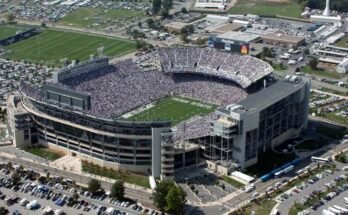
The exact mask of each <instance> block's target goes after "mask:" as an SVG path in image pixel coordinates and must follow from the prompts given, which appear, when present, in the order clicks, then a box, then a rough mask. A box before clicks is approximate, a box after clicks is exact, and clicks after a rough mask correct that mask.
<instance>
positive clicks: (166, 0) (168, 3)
mask: <svg viewBox="0 0 348 215" xmlns="http://www.w3.org/2000/svg"><path fill="white" fill-rule="evenodd" d="M172 6H173V0H162V7H163V8H164V9H165V10H167V11H169V10H170V9H171V8H172Z"/></svg>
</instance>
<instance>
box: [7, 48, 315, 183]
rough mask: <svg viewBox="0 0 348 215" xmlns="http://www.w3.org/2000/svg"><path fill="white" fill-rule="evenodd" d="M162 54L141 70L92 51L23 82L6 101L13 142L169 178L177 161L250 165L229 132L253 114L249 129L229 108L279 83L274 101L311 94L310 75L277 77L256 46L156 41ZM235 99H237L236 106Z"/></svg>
mask: <svg viewBox="0 0 348 215" xmlns="http://www.w3.org/2000/svg"><path fill="white" fill-rule="evenodd" d="M157 57H158V62H159V65H158V66H159V67H158V68H159V69H158V70H151V71H146V72H145V71H143V70H142V69H140V68H139V67H138V66H137V65H136V64H135V63H134V62H133V61H132V60H126V61H122V62H119V63H116V64H114V65H110V64H109V62H108V58H94V59H90V60H89V61H86V62H83V63H79V64H77V65H72V66H69V67H67V68H63V69H61V70H59V71H58V72H57V73H55V74H54V76H53V81H52V82H51V83H47V84H46V85H44V86H41V87H33V86H30V85H29V84H26V83H24V82H22V83H21V86H20V89H21V95H15V96H11V97H9V99H8V105H7V108H8V121H9V130H10V135H11V136H12V138H13V143H14V145H15V146H16V147H23V146H28V145H35V144H41V145H46V146H48V147H52V148H55V149H59V150H63V151H65V152H66V153H69V154H71V155H73V156H78V157H80V158H81V159H85V160H88V161H92V162H94V163H96V164H99V165H101V166H105V167H108V168H113V169H123V170H127V171H133V172H138V173H143V174H151V175H152V176H153V177H155V178H166V177H171V178H172V177H173V176H174V173H175V171H176V170H177V169H181V168H184V167H187V166H191V165H198V164H202V163H204V162H205V161H206V160H209V161H214V162H215V161H218V162H220V161H224V162H227V163H229V164H230V163H234V164H238V165H240V166H241V167H242V168H244V167H246V166H248V165H251V164H253V163H255V162H257V159H256V160H255V157H253V161H252V162H244V161H243V159H244V158H243V159H240V158H239V157H238V156H239V155H238V156H237V157H236V156H235V155H234V152H235V153H236V155H237V154H238V153H239V152H241V151H242V152H244V151H245V150H244V149H242V150H241V149H237V148H236V146H235V145H234V144H233V139H234V138H239V137H238V135H244V136H245V134H244V133H243V132H248V131H247V130H246V128H247V126H248V123H249V119H246V120H245V125H244V129H245V130H244V131H243V120H240V119H239V120H240V122H237V121H238V120H235V119H233V118H234V117H235V116H236V114H234V115H232V112H233V111H234V110H237V109H238V108H239V109H241V105H238V104H239V103H241V102H243V101H246V100H248V98H250V97H252V96H254V97H255V96H256V97H258V94H259V93H262V92H264V91H270V90H271V91H272V89H273V88H274V86H275V87H276V88H275V89H277V91H279V93H278V94H279V95H278V94H277V92H275V94H276V95H275V96H273V99H272V100H270V101H269V104H268V105H272V104H273V103H275V102H281V101H282V99H283V100H284V99H285V100H286V101H288V102H293V103H295V102H298V103H301V104H302V105H303V106H304V105H306V102H307V103H308V101H307V100H306V99H308V92H307V91H308V90H309V87H308V83H307V82H305V81H302V80H301V79H299V78H297V77H289V78H288V79H287V80H284V81H277V82H276V83H274V82H275V79H274V78H273V77H272V71H273V70H272V67H271V66H270V65H269V64H267V63H265V62H263V61H261V60H259V59H257V58H254V57H251V56H241V55H235V54H231V53H228V52H221V51H218V50H215V49H210V48H158V49H157ZM279 87H280V88H283V87H284V89H287V88H288V90H287V91H286V92H285V93H284V92H282V91H281V90H280V89H278V88H279ZM263 88H266V89H263ZM265 93H267V92H265ZM251 94H252V96H249V95H251ZM295 94H296V95H295ZM297 94H299V98H298V99H294V98H295V97H298V96H297ZM289 95H290V97H291V98H290V99H287V97H289ZM263 96H264V95H263ZM293 97H294V98H293ZM249 103H250V102H249ZM249 103H248V102H247V105H249V106H250V104H249ZM231 104H233V105H237V106H238V108H234V109H233V110H232V109H231ZM286 104H288V103H286ZM307 105H308V104H307ZM266 107H267V104H265V107H262V108H266ZM301 107H302V106H301V105H297V106H296V108H301ZM262 108H261V107H260V108H259V109H260V111H261V109H262ZM227 109H228V110H229V111H227V112H226V111H225V112H224V111H222V110H227ZM249 109H251V110H252V107H250V108H249ZM299 112H300V111H297V112H296V113H299ZM302 112H303V111H302ZM302 112H301V116H296V119H297V121H296V129H297V130H296V131H291V132H289V130H293V129H294V128H295V127H294V123H292V124H291V125H288V128H286V129H283V130H282V132H286V135H285V136H284V135H283V136H282V135H280V136H281V137H280V139H279V140H277V141H273V143H274V144H276V143H278V142H279V141H280V140H284V139H285V140H286V139H287V138H289V137H291V136H293V135H296V133H299V132H300V130H301V128H303V127H305V124H306V113H302ZM230 113H231V116H226V115H228V114H230ZM299 114H300V113H299ZM223 115H225V116H223ZM249 115H250V114H249ZM251 115H252V114H251ZM294 115H296V114H292V115H291V116H293V117H295V116H294ZM254 117H258V116H254ZM240 118H243V116H242V117H240ZM278 120H279V119H278ZM280 120H281V119H280ZM253 122H254V123H255V122H257V120H256V121H255V120H254V121H253ZM219 123H220V125H218V124H219ZM221 125H222V126H221ZM236 126H237V127H236ZM283 127H284V125H283ZM217 129H223V132H222V133H220V134H218V132H217ZM254 130H255V128H254ZM254 133H255V132H254ZM226 135H227V136H228V137H226ZM236 135H237V136H236ZM278 136H279V135H278ZM275 138H277V137H275ZM247 140H248V141H250V140H249V139H248V138H247ZM235 141H236V143H237V139H236V140H235ZM248 141H247V143H248ZM254 143H255V140H254ZM244 144H245V143H244ZM212 147H213V148H214V150H212ZM239 147H240V146H239ZM267 147H268V146H267ZM244 148H247V149H248V148H250V147H249V146H248V145H247V146H246V147H244ZM254 148H256V147H254ZM253 150H254V149H253ZM255 150H256V149H255ZM237 152H238V153H237ZM235 158H236V159H235Z"/></svg>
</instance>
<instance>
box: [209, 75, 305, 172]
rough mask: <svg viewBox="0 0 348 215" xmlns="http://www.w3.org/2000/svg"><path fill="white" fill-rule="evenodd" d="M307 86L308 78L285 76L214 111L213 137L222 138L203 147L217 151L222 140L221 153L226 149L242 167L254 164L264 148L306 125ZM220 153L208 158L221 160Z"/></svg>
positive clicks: (281, 141) (268, 147) (232, 158)
mask: <svg viewBox="0 0 348 215" xmlns="http://www.w3.org/2000/svg"><path fill="white" fill-rule="evenodd" d="M309 88H310V80H308V79H306V78H299V77H296V76H292V77H287V78H286V79H285V80H281V81H278V82H277V83H275V84H273V85H271V86H269V87H268V88H266V89H264V90H261V91H259V92H258V93H255V94H254V95H251V96H249V97H248V98H246V99H245V100H242V101H241V102H239V103H237V104H232V105H229V106H226V107H224V108H220V109H218V110H216V115H217V116H218V118H217V119H216V120H213V121H212V122H211V124H212V126H211V128H212V136H213V137H215V138H216V137H221V138H220V139H217V140H218V141H213V143H212V144H210V145H208V147H207V146H206V149H208V150H209V147H210V148H214V149H215V151H216V148H218V147H219V146H220V145H222V143H223V144H225V146H224V147H223V148H221V149H219V150H220V151H221V154H223V153H225V152H228V157H229V158H230V159H231V160H232V161H234V162H235V163H236V164H238V166H239V167H241V168H242V169H244V168H247V167H249V166H252V165H254V164H256V163H257V162H258V157H259V156H260V155H261V154H262V153H264V152H265V151H266V150H271V149H272V148H274V147H275V146H277V145H278V144H281V143H283V142H284V141H286V140H288V139H290V138H294V137H297V136H298V135H299V134H300V132H301V131H302V130H303V129H305V128H306V127H307V121H308V101H309ZM227 143H230V144H229V145H228V144H227ZM231 143H232V144H231ZM226 147H227V148H226ZM230 152H232V153H230ZM219 154H220V153H216V154H214V155H212V156H211V158H212V159H215V160H216V161H219V160H222V159H223V157H220V156H219ZM225 157H226V156H225ZM227 161H229V160H227Z"/></svg>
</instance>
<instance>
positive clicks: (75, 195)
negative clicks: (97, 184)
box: [72, 193, 80, 201]
mask: <svg viewBox="0 0 348 215" xmlns="http://www.w3.org/2000/svg"><path fill="white" fill-rule="evenodd" d="M72 197H73V199H74V200H75V201H77V200H78V199H79V198H80V195H79V194H77V193H74V194H73V196H72Z"/></svg>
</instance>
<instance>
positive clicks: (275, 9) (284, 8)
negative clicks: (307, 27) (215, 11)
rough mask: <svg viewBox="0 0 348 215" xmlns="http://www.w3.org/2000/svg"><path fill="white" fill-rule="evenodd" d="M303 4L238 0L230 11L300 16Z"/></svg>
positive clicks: (232, 12)
mask: <svg viewBox="0 0 348 215" xmlns="http://www.w3.org/2000/svg"><path fill="white" fill-rule="evenodd" d="M301 12H302V11H301V5H299V4H297V3H296V2H294V1H291V0H289V1H288V2H279V3H278V2H271V1H265V0H260V1H256V0H238V1H237V4H236V5H235V6H233V7H232V8H231V9H230V10H229V11H228V13H231V14H257V15H280V16H288V17H296V18H298V17H300V15H301Z"/></svg>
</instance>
